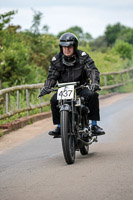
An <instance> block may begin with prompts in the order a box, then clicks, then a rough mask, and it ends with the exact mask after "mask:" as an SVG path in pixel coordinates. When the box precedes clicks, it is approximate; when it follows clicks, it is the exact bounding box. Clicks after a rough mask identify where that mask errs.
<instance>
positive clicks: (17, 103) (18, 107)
mask: <svg viewBox="0 0 133 200" xmlns="http://www.w3.org/2000/svg"><path fill="white" fill-rule="evenodd" d="M18 109H19V90H17V110H18Z"/></svg>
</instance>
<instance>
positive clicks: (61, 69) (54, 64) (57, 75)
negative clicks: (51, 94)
mask: <svg viewBox="0 0 133 200" xmlns="http://www.w3.org/2000/svg"><path fill="white" fill-rule="evenodd" d="M88 80H91V83H97V84H99V82H100V73H99V71H98V69H97V67H96V66H95V64H94V61H93V60H92V58H91V57H90V56H89V55H88V54H87V53H85V52H83V51H81V50H77V52H76V63H75V64H74V66H66V65H65V64H63V62H62V53H58V54H57V55H56V56H55V57H53V58H52V61H51V65H50V67H49V73H48V77H47V80H46V81H45V83H44V87H47V88H51V87H54V86H55V84H56V83H57V81H58V82H59V83H66V82H75V81H80V83H81V84H84V83H86V82H88Z"/></svg>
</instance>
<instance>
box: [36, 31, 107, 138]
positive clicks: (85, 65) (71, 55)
mask: <svg viewBox="0 0 133 200" xmlns="http://www.w3.org/2000/svg"><path fill="white" fill-rule="evenodd" d="M59 46H60V52H59V53H58V54H56V55H55V56H54V57H53V58H52V61H51V65H50V67H49V73H48V76H47V79H46V81H45V83H44V87H43V88H42V90H41V92H40V94H39V97H41V96H43V95H46V94H49V93H50V91H49V89H50V88H51V87H54V86H55V85H56V83H57V81H58V82H59V83H65V82H77V81H78V82H80V84H85V83H87V82H88V80H89V82H90V83H91V89H92V91H90V90H89V89H88V88H83V89H82V90H79V91H78V95H80V96H82V97H84V98H86V99H87V104H88V105H87V106H88V107H89V110H90V113H89V114H88V120H92V127H91V128H92V131H93V134H94V135H103V134H105V132H104V130H103V129H102V128H100V127H99V126H98V125H97V121H99V120H100V115H99V99H98V93H96V92H95V91H96V90H98V89H99V83H100V75H99V74H100V73H99V71H98V69H97V67H96V66H95V64H94V61H93V59H92V58H91V57H90V56H89V55H88V54H87V53H86V52H84V51H81V50H78V49H77V48H78V39H77V37H76V36H75V35H74V34H73V33H69V32H67V33H64V34H63V35H61V37H60V40H59ZM57 105H58V101H57V93H55V94H54V95H53V96H52V98H51V110H52V117H53V124H55V125H56V124H57V125H58V126H57V128H56V129H55V130H53V131H50V132H49V135H51V136H58V135H60V114H59V108H58V107H57Z"/></svg>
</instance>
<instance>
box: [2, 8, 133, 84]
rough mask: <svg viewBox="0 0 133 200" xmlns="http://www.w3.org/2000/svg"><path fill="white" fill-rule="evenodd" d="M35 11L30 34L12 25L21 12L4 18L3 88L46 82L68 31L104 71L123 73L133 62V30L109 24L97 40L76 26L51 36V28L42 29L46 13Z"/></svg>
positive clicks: (45, 26) (28, 31)
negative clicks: (49, 69) (121, 70)
mask: <svg viewBox="0 0 133 200" xmlns="http://www.w3.org/2000/svg"><path fill="white" fill-rule="evenodd" d="M33 12H34V15H33V22H32V25H31V28H29V30H26V31H21V27H20V26H19V25H16V26H15V25H11V20H12V18H13V16H14V15H15V14H16V13H17V11H10V12H8V13H5V14H1V15H0V88H6V87H10V86H13V85H18V84H27V83H38V82H44V80H45V79H46V76H47V72H48V68H49V64H50V60H51V58H52V57H53V56H54V55H55V54H56V53H57V52H58V51H59V38H60V36H61V35H62V34H63V33H65V32H72V33H74V34H75V35H76V36H77V37H78V39H79V49H81V50H83V51H86V52H87V53H89V54H90V56H91V57H92V58H93V59H94V61H95V63H96V66H97V67H98V68H99V70H100V71H101V72H104V71H115V70H120V69H123V68H126V67H129V66H131V64H132V63H133V51H132V48H133V47H132V45H133V29H132V28H128V27H125V26H123V25H121V24H120V23H117V24H115V25H108V26H107V28H106V30H105V34H104V35H103V36H100V37H98V38H96V39H93V38H92V36H91V35H90V34H89V33H84V31H83V29H82V28H81V27H78V26H73V27H70V28H69V29H67V30H65V31H62V32H60V33H59V34H58V35H57V36H55V35H52V34H49V33H48V29H49V27H48V26H47V25H43V30H42V29H40V25H41V19H42V17H43V14H42V13H41V12H39V11H34V10H33ZM109 46H110V47H109Z"/></svg>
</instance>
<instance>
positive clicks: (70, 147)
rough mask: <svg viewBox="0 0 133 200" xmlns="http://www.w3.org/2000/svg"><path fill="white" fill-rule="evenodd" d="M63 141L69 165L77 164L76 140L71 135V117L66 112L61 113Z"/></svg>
mask: <svg viewBox="0 0 133 200" xmlns="http://www.w3.org/2000/svg"><path fill="white" fill-rule="evenodd" d="M60 125H61V141H62V148H63V154H64V158H65V161H66V163H67V164H73V163H74V162H75V139H74V136H73V135H71V116H70V113H69V112H68V111H66V110H63V111H61V113H60Z"/></svg>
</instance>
